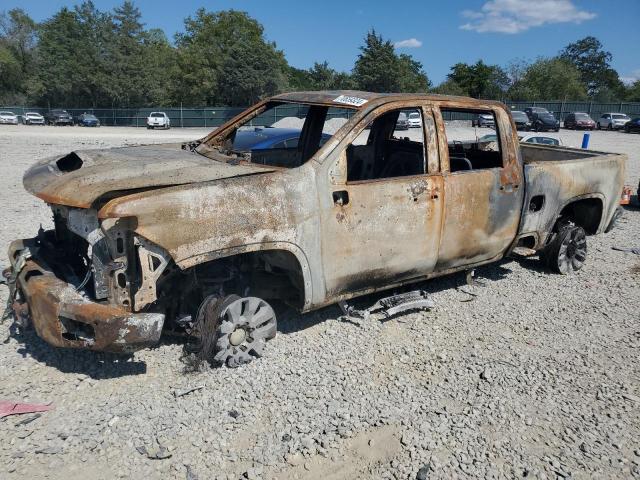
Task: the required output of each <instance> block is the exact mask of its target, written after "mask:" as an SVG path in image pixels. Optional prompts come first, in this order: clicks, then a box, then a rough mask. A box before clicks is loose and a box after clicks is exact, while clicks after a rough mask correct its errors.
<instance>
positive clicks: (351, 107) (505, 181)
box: [6, 91, 626, 365]
mask: <svg viewBox="0 0 640 480" xmlns="http://www.w3.org/2000/svg"><path fill="white" fill-rule="evenodd" d="M294 105H295V106H296V107H295V108H297V110H296V111H297V112H298V114H299V116H300V117H303V118H304V121H303V122H302V125H301V128H300V136H299V138H298V139H297V141H296V144H295V145H291V146H287V145H281V146H278V147H275V148H271V149H269V150H251V149H248V150H247V149H245V150H241V149H239V147H238V148H236V147H235V146H234V145H236V143H237V142H236V135H237V134H238V133H237V132H239V131H243V130H247V129H249V130H251V129H254V130H255V132H256V135H259V134H260V132H261V128H268V127H259V126H257V125H258V124H259V123H262V125H265V119H266V118H270V117H269V115H271V113H272V112H273V111H274V109H277V108H283V107H287V108H290V107H291V108H292V107H293V106H294ZM401 112H418V113H419V114H420V116H421V119H422V127H421V128H420V129H419V131H418V130H415V129H412V132H410V133H411V134H412V135H414V136H415V137H417V138H414V139H411V138H408V137H404V136H403V135H404V134H399V133H397V132H396V131H395V124H396V121H397V118H398V116H399V114H400V113H401ZM478 114H491V115H492V116H493V117H494V119H495V125H496V127H495V129H496V133H497V141H495V142H489V144H485V143H483V142H481V141H480V140H477V136H476V137H475V139H474V138H473V137H471V138H466V139H460V140H458V139H455V138H453V137H455V136H456V132H457V131H458V130H460V129H459V128H458V127H452V126H450V125H451V124H452V123H455V122H448V121H447V118H449V117H451V118H453V117H455V116H456V115H457V116H458V117H460V116H462V117H465V115H466V116H468V118H475V116H477V115H478ZM276 118H277V116H275V115H274V116H273V119H274V120H275V119H276ZM332 118H333V119H338V120H331V119H332ZM332 121H333V124H332V123H331V122H332ZM341 122H342V125H341V126H340V127H339V128H337V129H335V128H334V130H335V131H334V132H332V135H331V137H330V138H329V139H328V140H326V141H320V139H321V138H322V135H323V134H324V135H326V132H327V129H328V127H327V126H328V125H329V124H332V125H334V127H335V125H340V123H341ZM468 131H469V129H467V135H469V133H468ZM625 161H626V158H625V156H624V155H617V154H607V153H599V152H594V151H584V150H577V149H571V148H563V147H548V146H540V145H526V146H525V145H522V146H521V145H520V144H519V142H518V136H517V131H516V128H515V125H514V123H513V121H512V119H511V117H510V114H509V111H508V109H507V108H506V107H505V106H504V105H503V104H501V103H498V102H491V101H480V100H475V99H470V98H462V97H449V96H438V95H413V94H412V95H408V94H374V93H367V92H355V91H325V92H307V93H305V92H299V93H287V94H282V95H279V96H276V97H273V98H270V99H267V100H265V101H263V102H261V103H259V104H257V105H255V106H254V107H251V108H249V109H248V110H246V111H245V112H243V113H241V114H240V115H238V116H237V117H235V118H233V119H232V120H230V121H229V122H227V123H226V124H224V125H222V126H221V127H219V128H217V129H216V130H215V131H213V132H212V133H211V134H209V135H208V136H206V137H204V138H202V139H200V140H197V141H194V142H189V143H186V144H182V145H180V144H165V145H146V146H139V147H124V148H113V149H108V150H87V151H75V152H71V153H69V154H68V155H65V156H62V157H59V156H58V157H55V158H48V159H44V160H42V161H39V162H38V163H36V164H35V165H34V166H33V167H31V168H30V169H29V170H28V171H27V172H26V174H25V176H24V186H25V188H26V189H27V190H28V191H29V192H31V193H32V194H34V195H35V196H37V197H39V198H41V199H42V200H44V201H45V202H46V203H48V204H49V205H50V207H51V209H52V212H53V218H54V224H55V229H54V230H51V231H47V232H40V233H39V235H38V236H37V237H35V238H32V239H26V240H18V241H15V242H13V243H12V244H11V246H10V248H9V259H10V261H11V265H12V267H11V268H10V269H9V270H8V271H7V273H6V276H8V277H10V278H11V277H12V278H13V283H12V285H13V286H14V287H15V295H14V296H15V299H13V297H14V296H12V300H13V303H12V307H13V310H14V313H15V316H16V317H17V318H18V319H21V320H22V321H25V322H26V321H30V322H32V323H33V325H34V327H35V329H36V331H37V333H38V334H39V336H40V337H42V338H43V339H44V340H46V341H47V342H48V343H50V344H51V345H54V346H57V347H76V348H88V349H93V350H104V351H112V352H131V351H134V350H136V349H139V348H143V347H146V346H149V345H152V344H154V343H155V342H157V341H158V340H159V338H160V334H161V332H162V331H163V329H164V330H171V331H175V332H180V331H182V332H185V331H186V332H191V333H193V334H195V335H200V337H202V336H204V335H214V337H215V339H214V340H215V341H214V342H213V343H214V344H215V345H214V346H212V347H211V349H212V351H211V352H209V353H211V354H212V355H214V356H216V358H217V360H219V362H220V363H225V362H226V363H227V364H229V361H230V362H231V363H233V364H234V365H235V364H240V363H243V362H245V361H248V360H249V359H250V358H251V357H252V356H256V355H258V354H259V353H260V350H261V348H262V346H263V344H264V341H265V340H266V339H268V338H271V337H272V336H273V335H275V316H274V314H273V312H272V311H271V307H270V304H268V303H267V301H268V302H273V301H274V300H277V301H281V302H284V303H286V304H289V305H291V306H293V307H295V308H296V309H298V310H299V311H300V312H307V311H310V310H314V309H318V308H320V307H324V306H326V305H329V304H333V303H336V302H339V301H342V300H346V299H349V298H352V297H355V296H360V295H364V294H367V293H371V292H375V291H377V290H382V289H389V288H393V287H397V286H400V285H403V284H407V283H412V282H417V281H421V280H424V279H428V278H431V277H436V276H441V275H445V274H449V273H452V272H456V271H460V270H469V269H473V268H475V267H477V266H480V265H483V264H487V263H490V262H496V261H498V260H500V259H502V258H503V257H505V256H506V255H509V254H511V253H512V252H514V251H516V250H518V249H519V250H526V251H527V252H529V253H530V254H535V253H541V254H542V256H544V257H546V261H547V264H549V265H550V266H551V268H552V269H554V270H557V271H560V272H561V273H570V272H572V271H574V270H577V269H579V268H580V267H581V266H582V263H583V262H584V260H585V258H584V257H585V254H586V243H585V240H584V235H585V234H586V235H591V234H598V233H601V232H603V231H605V230H606V229H607V228H610V226H611V224H612V222H613V220H614V217H615V214H616V208H617V206H618V200H619V197H620V193H621V190H622V186H623V178H624V168H625ZM563 252H564V253H563ZM567 252H569V253H570V254H571V255H568V253H567ZM563 254H564V257H562V255H563ZM247 312H248V313H247ZM252 316H253V317H252ZM249 317H251V318H249ZM267 317H268V318H269V320H268V321H267V320H265V319H266V318H267ZM272 317H273V318H272ZM238 322H239V323H238ZM243 322H244V323H243ZM265 322H266V323H265ZM205 331H206V332H208V333H206V332H205ZM224 348H226V349H227V350H228V351H226V352H223V353H220V350H221V349H224ZM234 352H235V353H234ZM240 357H241V358H240Z"/></svg>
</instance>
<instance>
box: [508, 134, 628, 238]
mask: <svg viewBox="0 0 640 480" xmlns="http://www.w3.org/2000/svg"><path fill="white" fill-rule="evenodd" d="M520 150H521V154H522V161H523V163H524V176H525V182H526V186H525V201H524V206H523V211H522V221H521V223H520V233H519V237H523V236H527V235H531V236H533V237H534V238H535V239H536V242H535V243H536V247H535V248H536V249H538V248H541V247H542V246H544V245H545V243H546V240H547V237H548V235H549V233H550V232H552V230H553V226H554V223H555V221H556V219H557V216H558V213H559V212H562V211H563V209H564V208H565V207H566V206H567V205H569V204H575V203H576V202H581V203H580V205H581V209H580V214H581V215H583V216H584V217H586V218H584V220H585V221H586V222H587V225H589V228H586V230H587V233H588V234H596V233H601V232H602V231H604V230H605V229H606V227H607V226H608V225H609V222H610V221H611V218H612V217H613V215H614V213H615V210H616V208H617V207H618V205H619V199H620V195H621V193H622V187H623V181H624V173H625V167H626V162H627V156H626V155H623V154H613V153H604V152H596V151H592V150H580V149H576V148H567V147H555V146H546V145H526V144H521V149H520Z"/></svg>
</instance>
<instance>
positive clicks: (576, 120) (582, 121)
mask: <svg viewBox="0 0 640 480" xmlns="http://www.w3.org/2000/svg"><path fill="white" fill-rule="evenodd" d="M564 128H570V129H573V130H577V129H579V128H584V129H585V130H593V129H594V128H596V122H594V121H593V118H591V117H590V116H589V115H588V114H586V113H583V112H573V113H570V114H569V115H567V117H566V118H565V119H564Z"/></svg>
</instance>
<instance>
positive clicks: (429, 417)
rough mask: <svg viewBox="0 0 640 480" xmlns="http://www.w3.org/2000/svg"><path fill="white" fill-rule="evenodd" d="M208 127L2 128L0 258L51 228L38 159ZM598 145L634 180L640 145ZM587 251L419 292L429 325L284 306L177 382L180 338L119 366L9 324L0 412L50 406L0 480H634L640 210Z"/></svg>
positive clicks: (614, 135)
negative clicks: (576, 261) (623, 159)
mask: <svg viewBox="0 0 640 480" xmlns="http://www.w3.org/2000/svg"><path fill="white" fill-rule="evenodd" d="M204 133H205V130H200V129H197V130H195V129H191V130H186V129H185V130H178V129H174V130H170V131H147V130H144V129H127V128H108V127H104V128H99V129H83V128H79V127H75V128H72V127H57V128H56V127H25V126H16V127H2V128H0V165H1V166H2V170H1V171H2V175H1V177H0V182H2V183H1V184H0V185H1V187H2V188H0V198H1V200H2V202H1V203H2V205H3V206H4V208H3V216H2V228H1V229H0V248H1V249H2V255H1V261H2V263H6V254H5V251H4V250H5V248H6V246H7V244H8V242H9V241H10V240H12V239H15V238H18V237H27V236H32V235H33V234H34V233H35V232H36V230H37V228H38V226H39V225H40V224H43V225H44V226H45V227H46V226H48V225H50V224H51V221H50V212H49V209H48V208H47V207H46V205H45V204H43V203H42V202H41V201H40V200H37V199H35V198H32V197H31V196H29V195H28V194H27V193H26V192H24V190H23V189H22V182H21V178H22V174H23V172H24V170H25V169H26V168H27V167H28V166H29V164H31V163H32V162H33V161H34V160H35V159H37V158H41V157H43V156H47V155H52V154H57V153H65V152H68V151H69V150H72V149H83V148H84V149H86V148H104V147H110V146H120V145H124V144H137V143H154V142H164V141H183V140H188V139H193V138H197V137H199V136H201V135H203V134H204ZM549 135H550V136H559V137H561V138H562V139H563V141H564V143H565V144H566V145H579V144H580V141H581V138H582V133H581V132H567V131H561V132H560V133H557V134H556V133H550V134H549ZM591 137H592V139H591V147H592V148H593V149H596V150H602V151H612V152H624V153H627V154H628V155H629V156H630V161H629V166H628V169H627V183H628V184H630V185H637V183H638V177H640V135H626V134H624V133H618V132H592V136H591ZM588 242H589V243H588V245H589V257H588V260H587V263H586V266H585V268H584V269H583V270H582V271H580V272H579V273H578V274H577V275H573V276H568V277H563V276H559V275H553V274H550V273H548V272H546V271H545V270H543V269H542V268H541V267H540V266H539V265H538V263H537V262H536V261H535V260H534V259H531V260H519V261H515V260H507V261H503V262H501V263H499V264H496V265H492V266H487V267H483V268H481V269H479V270H478V271H477V276H478V277H480V278H481V279H483V280H484V282H485V286H484V287H468V286H466V285H465V282H464V275H462V274H458V275H452V276H449V277H445V278H442V279H436V280H433V281H430V282H427V283H425V284H424V285H423V287H422V288H425V289H427V290H428V291H430V292H431V293H432V294H433V299H434V301H435V304H436V307H435V308H434V309H433V310H432V311H430V312H421V313H412V314H408V315H404V316H400V317H396V318H394V319H392V320H388V321H381V320H380V319H377V318H374V319H370V320H368V321H366V322H365V321H360V322H350V321H341V320H340V318H339V317H340V312H339V310H338V308H337V307H330V308H326V309H323V310H321V311H318V312H315V313H312V314H308V315H304V316H300V315H297V314H295V313H292V312H284V313H283V315H282V316H281V317H280V320H279V334H278V336H277V337H276V339H275V340H273V341H272V342H270V343H269V344H268V346H267V348H266V355H265V357H263V358H262V359H260V360H258V361H255V362H253V363H251V364H249V365H246V366H244V367H242V368H239V369H234V370H231V369H226V368H222V369H217V370H210V371H206V372H202V373H197V374H184V373H183V371H182V370H183V365H182V364H181V363H180V361H179V357H180V353H181V348H182V346H181V344H180V343H179V342H175V341H173V340H172V339H166V340H165V341H163V342H162V343H161V344H160V345H159V346H158V347H157V348H154V349H149V350H145V351H141V352H138V353H136V354H135V355H133V357H131V358H129V359H123V358H119V357H113V356H108V355H104V354H95V353H90V352H78V351H64V350H55V349H53V348H50V347H48V346H47V345H46V344H45V343H43V342H42V341H41V340H39V339H38V338H37V337H36V336H35V334H33V333H30V332H27V333H25V334H22V335H18V334H15V333H13V334H10V330H9V325H8V322H7V323H5V324H3V325H0V342H3V343H0V400H3V399H5V400H14V401H26V402H37V403H47V402H53V404H54V405H55V410H53V411H50V412H46V413H43V414H41V415H22V416H11V417H6V418H4V419H0V438H1V439H2V442H0V478H3V479H4V478H6V479H28V478H56V479H58V478H61V479H62V478H64V479H65V480H72V479H80V478H82V479H84V478H94V479H111V478H145V479H155V478H158V479H160V478H162V479H166V478H179V479H191V480H192V479H195V478H197V479H200V480H202V479H218V478H219V479H234V480H235V479H239V478H250V479H251V478H280V479H289V478H300V479H316V478H323V479H342V478H349V479H356V478H363V479H364V478H402V479H404V478H410V479H414V478H430V479H432V478H443V479H444V478H453V477H462V478H504V477H506V478H515V477H518V478H521V477H527V478H554V479H555V478H575V479H580V478H640V369H639V367H638V353H639V352H640V321H639V320H640V290H639V287H640V256H637V255H633V254H631V253H624V252H619V251H614V250H612V248H611V247H612V246H619V247H640V210H638V209H636V208H629V209H627V210H626V212H625V215H624V217H623V218H622V220H621V222H620V225H619V228H617V229H616V230H614V231H613V232H611V233H609V234H606V235H601V236H598V237H590V238H589V241H588ZM470 293H471V294H470ZM6 295H7V293H6V289H4V288H2V289H0V301H1V302H2V303H3V304H4V302H5V301H6ZM373 300H375V297H367V298H364V299H362V300H361V301H360V302H359V303H360V305H362V306H364V305H366V304H367V303H371V302H372V301H373ZM5 339H7V340H6V341H4V340H5ZM199 385H204V388H202V389H200V390H197V391H194V392H193V393H190V394H188V395H185V396H182V397H178V398H176V397H175V396H174V391H175V390H182V389H185V388H188V387H194V386H199ZM143 447H144V448H146V452H147V453H148V454H151V456H153V455H154V454H157V456H160V457H165V456H167V457H168V458H164V459H150V458H148V456H149V455H147V453H144V452H145V450H144V448H143ZM160 447H163V448H160ZM141 451H142V452H143V453H141Z"/></svg>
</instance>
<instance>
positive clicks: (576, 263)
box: [540, 222, 587, 275]
mask: <svg viewBox="0 0 640 480" xmlns="http://www.w3.org/2000/svg"><path fill="white" fill-rule="evenodd" d="M540 259H541V260H542V261H543V262H544V263H545V264H546V265H547V266H548V267H549V268H550V269H551V270H553V271H554V272H556V273H560V274H562V275H568V274H570V273H573V272H577V271H578V270H580V269H581V268H582V266H583V265H584V262H585V260H586V259H587V237H586V234H585V231H584V229H583V228H582V227H579V226H577V225H575V224H574V223H573V222H566V223H564V224H563V225H561V226H560V227H559V229H558V232H557V233H555V234H554V237H553V239H552V240H551V242H550V243H549V245H547V246H546V247H545V249H544V250H543V251H542V252H541V253H540Z"/></svg>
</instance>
